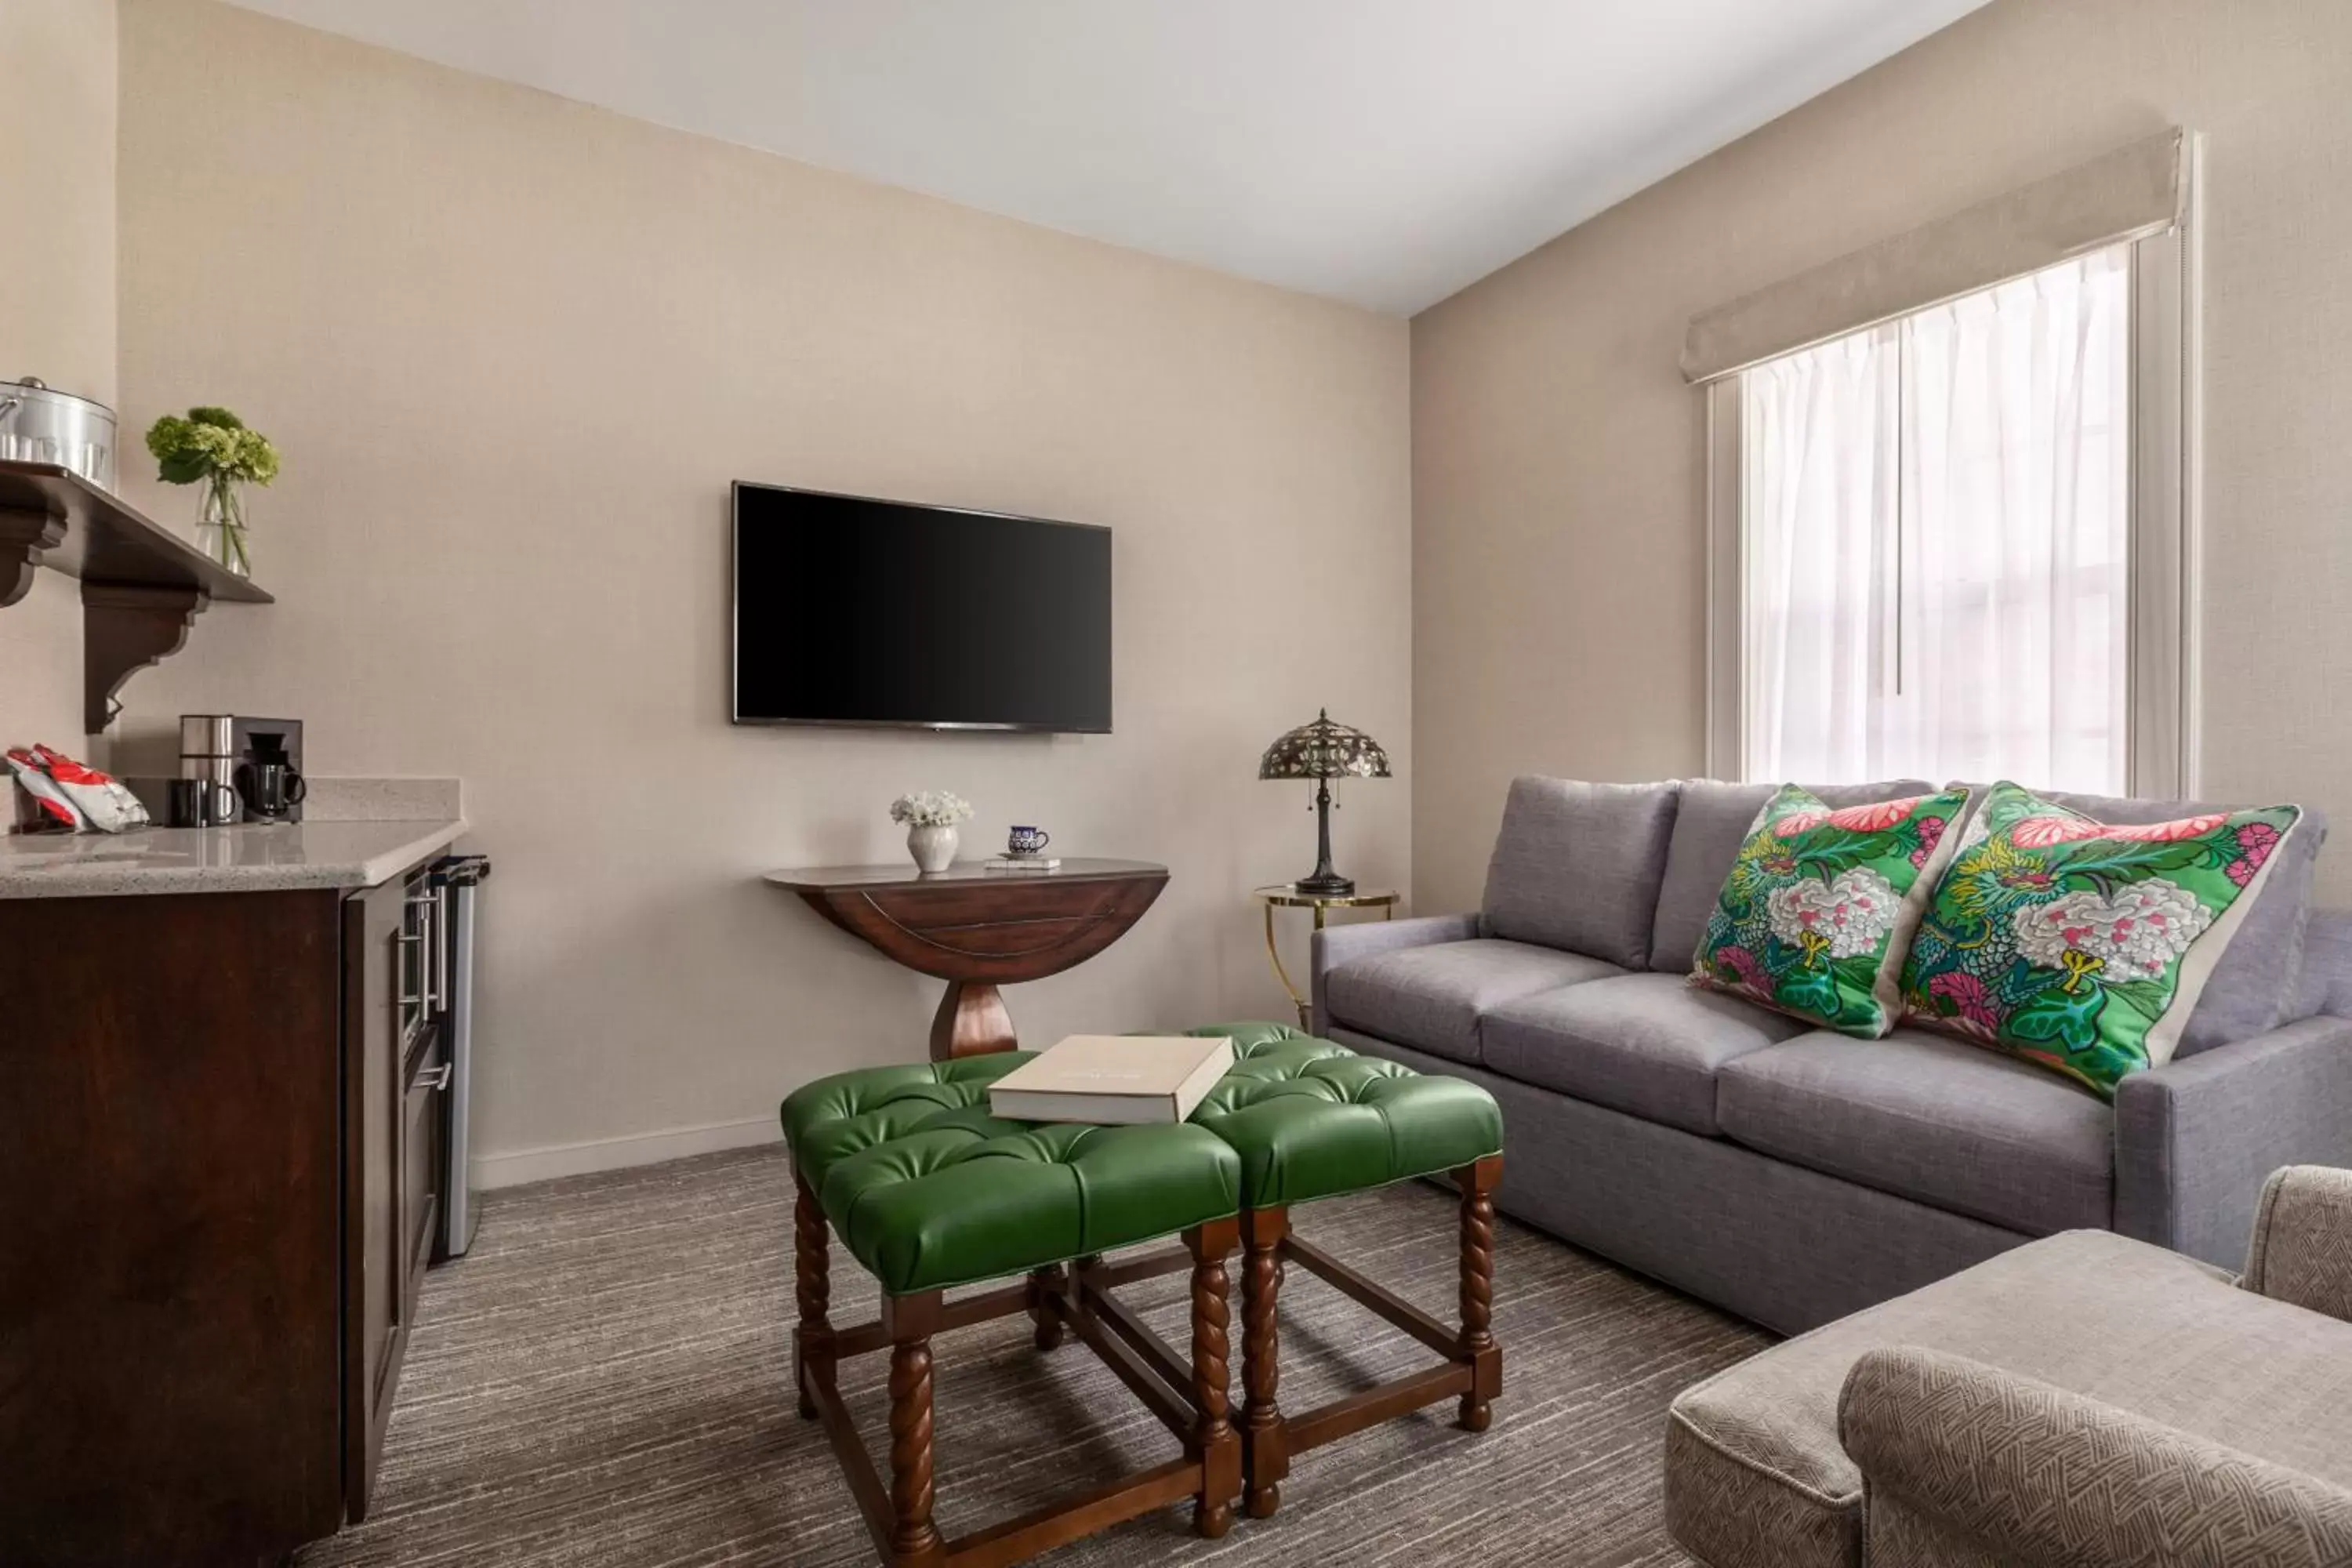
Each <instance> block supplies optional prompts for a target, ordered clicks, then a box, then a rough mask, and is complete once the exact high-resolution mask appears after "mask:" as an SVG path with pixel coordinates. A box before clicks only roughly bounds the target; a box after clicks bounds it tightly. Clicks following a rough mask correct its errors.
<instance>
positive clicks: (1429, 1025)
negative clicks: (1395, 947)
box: [1323, 937, 1624, 1062]
mask: <svg viewBox="0 0 2352 1568" xmlns="http://www.w3.org/2000/svg"><path fill="white" fill-rule="evenodd" d="M1622 973H1624V971H1623V970H1622V969H1620V968H1618V967H1617V966H1616V965H1615V964H1613V963H1603V962H1602V961H1601V960H1600V959H1597V958H1588V957H1586V956H1585V955H1584V954H1582V953H1580V952H1558V951H1556V950H1554V949H1552V948H1549V947H1538V946H1535V945H1534V944H1533V943H1530V942H1503V941H1499V940H1497V939H1495V938H1492V937H1482V938H1479V939H1477V940H1475V941H1473V942H1438V943H1436V944H1435V945H1433V946H1430V947H1408V948H1404V949H1402V950H1400V951H1398V952H1382V953H1375V954H1374V955H1373V956H1371V957H1370V958H1360V959H1358V960H1357V961H1356V962H1354V963H1343V964H1340V965H1339V967H1338V968H1336V969H1333V970H1331V971H1330V972H1329V973H1327V974H1325V975H1324V976H1323V994H1324V998H1325V1000H1326V1002H1327V1004H1328V1006H1329V1008H1330V1013H1331V1016H1332V1017H1333V1018H1334V1019H1335V1020H1337V1021H1338V1022H1339V1023H1342V1024H1349V1025H1352V1026H1355V1027H1356V1028H1359V1029H1361V1030H1363V1031H1365V1032H1366V1033H1367V1034H1372V1035H1378V1036H1380V1037H1381V1038H1382V1039H1388V1040H1397V1041H1401V1042H1402V1043H1403V1044H1405V1045H1408V1046H1417V1047H1420V1048H1421V1049H1423V1050H1424V1051H1428V1052H1429V1053H1431V1054H1432V1055H1433V1056H1441V1057H1444V1058H1446V1059H1447V1060H1448V1061H1456V1062H1475V1061H1478V1060H1480V1059H1481V1058H1480V1056H1479V1046H1478V1020H1479V1018H1480V1016H1482V1015H1484V1014H1485V1013H1486V1012H1487V1011H1488V1010H1489V1009H1490V1008H1494V1007H1499V1006H1501V1005H1503V1004H1505V1003H1507V1002H1515V1001H1517V1000H1518V998H1520V997H1522V996H1528V995H1532V994H1534V993H1536V992H1538V991H1550V990H1553V989H1555V988H1556V987H1559V986H1562V985H1573V984H1578V983H1579V982H1580V981H1586V980H1600V979H1603V978H1605V977H1607V976H1609V975H1612V974H1622Z"/></svg>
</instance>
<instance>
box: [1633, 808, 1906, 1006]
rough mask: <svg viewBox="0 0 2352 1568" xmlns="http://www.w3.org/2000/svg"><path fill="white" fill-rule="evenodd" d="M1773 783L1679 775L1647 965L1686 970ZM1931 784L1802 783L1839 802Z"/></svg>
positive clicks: (1666, 969)
mask: <svg viewBox="0 0 2352 1568" xmlns="http://www.w3.org/2000/svg"><path fill="white" fill-rule="evenodd" d="M1779 787H1780V786H1779V785H1777V784H1724V783H1722V782H1720V781H1719V780H1716V779H1686V780H1685V781H1684V782H1683V786H1682V793H1681V795H1680V796H1679V797H1678V799H1677V800H1676V802H1675V830H1674V833H1673V835H1672V837H1669V839H1668V840H1667V843H1666V869H1665V875H1664V878H1663V879H1661V881H1660V883H1659V886H1658V912H1657V916H1656V918H1655V919H1654V921H1652V922H1651V925H1650V967H1651V968H1653V969H1655V970H1659V971H1661V972H1663V973H1673V974H1685V973H1689V971H1690V967H1691V963H1692V960H1693V959H1694V957H1695V956H1696V953H1697V952H1698V942H1699V938H1700V937H1702V936H1704V935H1705V934H1706V922H1707V919H1708V917H1709V916H1711V915H1713V914H1714V913H1715V900H1716V898H1717V895H1719V894H1720V893H1721V892H1722V891H1723V879H1725V878H1726V877H1727V876H1729V875H1730V874H1731V862H1732V861H1733V860H1734V859H1736V858H1738V854H1739V847H1740V845H1741V844H1743V843H1745V842H1746V841H1747V838H1748V829H1749V828H1751V827H1753V826H1756V814H1757V813H1758V812H1759V811H1762V810H1763V809H1764V805H1765V803H1766V802H1767V801H1769V800H1770V799H1771V798H1772V795H1773V794H1774V792H1775V791H1776V790H1777V789H1778V788H1779ZM1932 787H1934V786H1932V785H1931V784H1928V783H1927V780H1925V779H1888V780H1886V781H1885V782H1884V783H1882V784H1807V785H1805V786H1804V788H1805V789H1806V790H1807V791H1808V792H1810V793H1811V794H1813V795H1819V796H1820V797H1821V798H1822V803H1823V804H1824V805H1831V806H1837V807H1843V806H1849V805H1867V804H1869V803H1870V802H1872V801H1874V800H1896V799H1900V798H1901V797H1903V796H1905V795H1925V794H1927V791H1928V790H1929V789H1931V788H1932Z"/></svg>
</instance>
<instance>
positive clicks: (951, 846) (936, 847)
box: [907, 826, 959, 877]
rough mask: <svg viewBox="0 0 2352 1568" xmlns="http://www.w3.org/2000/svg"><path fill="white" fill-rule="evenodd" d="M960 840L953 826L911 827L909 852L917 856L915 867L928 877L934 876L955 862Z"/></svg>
mask: <svg viewBox="0 0 2352 1568" xmlns="http://www.w3.org/2000/svg"><path fill="white" fill-rule="evenodd" d="M958 840H959V836H958V834H957V833H956V830H955V829H954V828H953V827H946V826H929V827H923V826H917V827H909V828H908V829H907V853H908V854H909V855H912V856H913V857H914V858H915V869H917V870H919V871H920V872H922V873H923V874H924V875H925V876H927V877H928V876H933V875H936V874H937V873H939V872H941V871H944V870H946V869H947V868H949V867H950V866H952V865H954V864H955V857H956V845H957V843H958Z"/></svg>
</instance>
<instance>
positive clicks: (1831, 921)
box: [1765, 866, 1903, 962]
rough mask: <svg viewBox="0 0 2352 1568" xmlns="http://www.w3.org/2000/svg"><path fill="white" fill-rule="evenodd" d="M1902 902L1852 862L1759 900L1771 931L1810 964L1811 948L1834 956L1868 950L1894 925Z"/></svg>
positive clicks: (1881, 881) (1876, 876)
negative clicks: (1834, 873) (1822, 878)
mask: <svg viewBox="0 0 2352 1568" xmlns="http://www.w3.org/2000/svg"><path fill="white" fill-rule="evenodd" d="M1902 903H1903V900H1901V899H1900V898H1898V897H1897V896H1896V895H1895V888H1894V886H1893V884H1891V883H1889V882H1888V881H1887V879H1885V878H1884V877H1882V876H1880V875H1879V874H1878V873H1877V872H1875V871H1874V870H1872V869H1871V868H1869V867H1867V866H1856V867H1854V868H1853V869H1852V870H1849V871H1843V872H1840V873H1839V874H1838V878H1837V879H1836V880H1835V881H1832V882H1817V881H1815V880H1813V879H1811V878H1810V877H1808V878H1806V879H1804V880H1802V881H1801V882H1792V883H1790V885H1789V886H1787V887H1785V888H1780V889H1775V890H1774V891H1773V893H1772V896H1771V897H1770V898H1769V899H1768V900H1765V911H1766V914H1767V917H1768V918H1769V920H1770V921H1771V925H1772V934H1773V935H1775V936H1777V937H1779V938H1780V940H1781V941H1782V942H1787V943H1789V944H1790V946H1791V947H1801V948H1803V949H1804V950H1805V952H1806V955H1807V959H1808V961H1809V962H1810V960H1811V956H1812V955H1813V954H1814V953H1816V952H1825V953H1827V954H1828V955H1829V956H1830V957H1831V958H1833V959H1834V958H1853V957H1854V956H1856V955H1857V954H1860V953H1865V952H1871V951H1872V950H1873V949H1874V948H1875V947H1877V946H1878V942H1879V939H1880V938H1881V937H1884V936H1885V934H1886V933H1887V932H1888V931H1892V930H1893V929H1894V927H1895V910H1898V909H1899V908H1901V907H1902Z"/></svg>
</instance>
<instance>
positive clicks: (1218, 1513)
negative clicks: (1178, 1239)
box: [1184, 1219, 1242, 1541]
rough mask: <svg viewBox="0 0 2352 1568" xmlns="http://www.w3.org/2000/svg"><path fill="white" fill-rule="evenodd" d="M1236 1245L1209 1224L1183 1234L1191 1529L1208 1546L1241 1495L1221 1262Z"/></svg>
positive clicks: (1227, 1229)
mask: <svg viewBox="0 0 2352 1568" xmlns="http://www.w3.org/2000/svg"><path fill="white" fill-rule="evenodd" d="M1239 1239H1240V1226H1239V1224H1238V1223H1237V1222H1235V1221H1234V1220H1230V1219H1221V1220H1215V1221H1212V1222H1211V1223H1210V1224H1208V1225H1204V1226H1199V1227H1198V1228H1196V1229H1193V1230H1189V1231H1186V1232H1185V1233H1184V1245H1185V1246H1186V1247H1188V1248H1190V1249H1191V1251H1192V1401H1193V1403H1194V1404H1195V1405H1198V1406H1199V1407H1200V1418H1199V1420H1198V1422H1197V1423H1196V1424H1195V1426H1194V1427H1193V1436H1192V1442H1193V1446H1194V1447H1196V1448H1198V1449H1199V1450H1200V1457H1201V1490H1200V1493H1199V1495H1198V1496H1197V1497H1196V1498H1195V1500H1194V1501H1193V1505H1192V1528H1193V1529H1194V1530H1195V1531H1199V1532H1200V1533H1201V1534H1202V1535H1203V1536H1206V1537H1207V1538H1208V1539H1210V1540H1211V1541H1214V1540H1216V1539H1217V1538H1218V1537H1219V1536H1222V1535H1223V1534H1224V1533H1225V1531H1228V1530H1230V1529H1232V1528H1233V1523H1234V1496H1235V1495H1236V1494H1237V1493H1239V1492H1240V1490H1241V1489H1242V1453H1241V1447H1242V1445H1241V1438H1240V1436H1238V1435H1237V1434H1236V1433H1235V1432H1234V1427H1233V1422H1232V1420H1231V1419H1230V1418H1229V1415H1228V1411H1229V1410H1230V1408H1231V1405H1230V1403H1229V1401H1230V1392H1229V1391H1230V1389H1231V1385H1232V1373H1231V1371H1230V1369H1229V1368H1228V1365H1227V1359H1226V1358H1227V1356H1228V1355H1229V1354H1230V1349H1229V1345H1228V1342H1227V1340H1226V1334H1225V1330H1226V1326H1227V1325H1228V1324H1229V1323H1230V1322H1231V1321H1232V1312H1231V1309H1229V1308H1228V1307H1227V1306H1226V1304H1225V1294H1226V1289H1227V1286H1226V1280H1225V1258H1226V1255H1227V1254H1229V1253H1231V1252H1232V1251H1233V1249H1234V1243H1235V1242H1237V1241H1238V1240H1239Z"/></svg>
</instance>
